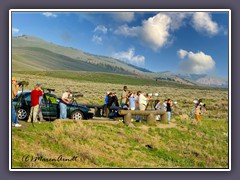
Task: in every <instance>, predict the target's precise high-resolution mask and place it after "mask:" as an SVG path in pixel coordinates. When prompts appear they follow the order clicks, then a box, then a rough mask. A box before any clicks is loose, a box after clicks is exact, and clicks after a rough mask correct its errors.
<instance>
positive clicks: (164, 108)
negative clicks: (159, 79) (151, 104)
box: [161, 99, 167, 111]
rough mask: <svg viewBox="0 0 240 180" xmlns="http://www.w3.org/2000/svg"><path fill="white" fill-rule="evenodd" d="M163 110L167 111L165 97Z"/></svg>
mask: <svg viewBox="0 0 240 180" xmlns="http://www.w3.org/2000/svg"><path fill="white" fill-rule="evenodd" d="M161 109H162V110H163V111H167V100H166V99H165V100H164V101H163V103H162V108H161Z"/></svg>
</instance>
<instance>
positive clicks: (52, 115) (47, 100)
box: [41, 93, 58, 120]
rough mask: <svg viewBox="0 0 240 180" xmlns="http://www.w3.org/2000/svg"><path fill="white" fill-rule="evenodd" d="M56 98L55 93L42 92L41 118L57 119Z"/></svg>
mask: <svg viewBox="0 0 240 180" xmlns="http://www.w3.org/2000/svg"><path fill="white" fill-rule="evenodd" d="M57 107H58V99H57V97H56V95H54V94H50V93H44V94H43V99H42V102H41V108H42V114H43V118H44V119H46V120H48V119H52V120H53V119H57V115H58V110H57Z"/></svg>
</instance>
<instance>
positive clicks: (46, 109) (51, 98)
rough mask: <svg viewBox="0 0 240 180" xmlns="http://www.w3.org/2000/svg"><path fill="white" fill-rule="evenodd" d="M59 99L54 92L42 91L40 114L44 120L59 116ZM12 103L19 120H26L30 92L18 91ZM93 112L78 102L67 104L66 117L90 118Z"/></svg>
mask: <svg viewBox="0 0 240 180" xmlns="http://www.w3.org/2000/svg"><path fill="white" fill-rule="evenodd" d="M60 101H61V99H60V98H58V97H57V96H56V95H55V94H52V93H49V92H47V93H44V94H43V98H42V101H41V109H42V115H43V118H44V119H45V120H55V119H58V118H59V115H60V109H59V103H60ZM13 105H14V107H15V110H16V113H17V116H18V119H19V120H27V119H28V116H29V114H30V109H31V92H30V91H24V92H19V93H18V95H17V96H16V97H15V98H14V99H13ZM93 115H94V114H93V112H91V110H90V108H88V107H86V106H83V105H78V104H67V118H69V119H75V120H82V119H92V118H93Z"/></svg>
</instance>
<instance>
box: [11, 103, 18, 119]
mask: <svg viewBox="0 0 240 180" xmlns="http://www.w3.org/2000/svg"><path fill="white" fill-rule="evenodd" d="M12 123H14V124H18V118H17V115H16V111H15V108H14V105H13V102H12Z"/></svg>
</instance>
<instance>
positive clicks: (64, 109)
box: [59, 89, 71, 119]
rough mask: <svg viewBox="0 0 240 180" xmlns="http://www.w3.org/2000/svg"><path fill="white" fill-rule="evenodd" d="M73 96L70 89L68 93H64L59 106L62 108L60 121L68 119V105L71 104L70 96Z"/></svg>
mask: <svg viewBox="0 0 240 180" xmlns="http://www.w3.org/2000/svg"><path fill="white" fill-rule="evenodd" d="M70 94H71V91H70V89H67V90H66V92H64V93H63V95H62V99H61V102H60V104H59V107H60V119H66V118H67V104H69V102H70V99H69V96H70Z"/></svg>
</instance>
